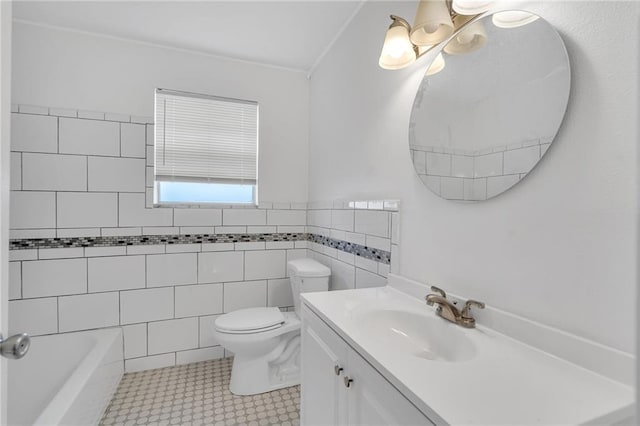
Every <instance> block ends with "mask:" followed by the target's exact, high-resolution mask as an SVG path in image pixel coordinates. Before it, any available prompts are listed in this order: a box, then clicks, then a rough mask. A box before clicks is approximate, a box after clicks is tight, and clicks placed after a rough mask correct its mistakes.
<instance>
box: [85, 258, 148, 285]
mask: <svg viewBox="0 0 640 426" xmlns="http://www.w3.org/2000/svg"><path fill="white" fill-rule="evenodd" d="M88 262H89V265H88V267H89V292H90V293H94V292H101V291H116V290H130V289H134V288H144V287H145V257H144V256H112V257H96V258H91V259H88Z"/></svg>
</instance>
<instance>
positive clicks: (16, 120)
mask: <svg viewBox="0 0 640 426" xmlns="http://www.w3.org/2000/svg"><path fill="white" fill-rule="evenodd" d="M11 150H12V151H27V152H58V118H57V117H47V116H41V115H30V114H11Z"/></svg>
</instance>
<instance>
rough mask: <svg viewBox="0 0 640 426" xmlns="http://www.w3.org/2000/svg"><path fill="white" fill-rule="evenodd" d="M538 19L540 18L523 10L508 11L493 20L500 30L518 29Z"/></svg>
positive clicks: (500, 13) (494, 16) (492, 18)
mask: <svg viewBox="0 0 640 426" xmlns="http://www.w3.org/2000/svg"><path fill="white" fill-rule="evenodd" d="M538 18H540V17H539V16H538V15H534V14H533V13H529V12H525V11H523V10H508V11H505V12H498V13H496V14H494V15H493V16H492V17H491V20H492V22H493V25H495V26H496V27H498V28H517V27H522V26H523V25H527V24H530V23H532V22H533V21H535V20H537V19H538Z"/></svg>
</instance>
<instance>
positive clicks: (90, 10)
mask: <svg viewBox="0 0 640 426" xmlns="http://www.w3.org/2000/svg"><path fill="white" fill-rule="evenodd" d="M361 1H362V0H295V1H281V0H280V1H273V0H258V1H256V0H253V1H244V0H231V1H175V0H174V1H25V0H22V1H15V2H14V6H13V14H14V19H17V20H18V21H20V20H22V21H29V22H32V23H39V24H43V25H48V26H55V27H63V28H69V29H73V30H80V31H87V32H91V33H98V34H106V35H110V36H115V37H121V38H126V39H131V40H137V41H143V42H148V43H154V44H160V45H165V46H170V47H174V48H181V49H188V50H193V51H198V52H202V53H207V54H213V55H220V56H226V57H231V58H236V59H242V60H247V61H251V62H257V63H261V64H267V65H274V66H279V67H285V68H290V69H295V70H301V71H310V70H311V69H312V68H313V66H314V64H315V63H316V62H317V61H318V60H319V58H320V57H321V56H322V55H323V53H324V52H325V50H326V49H327V47H328V46H329V45H331V43H332V42H333V40H334V39H335V38H336V36H337V35H338V33H339V32H340V31H341V30H342V28H343V27H344V26H345V25H346V24H347V23H348V22H349V20H350V19H351V17H352V16H353V15H354V13H356V11H357V10H358V8H359V6H360V4H361Z"/></svg>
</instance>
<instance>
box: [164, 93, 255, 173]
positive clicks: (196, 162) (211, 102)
mask: <svg viewBox="0 0 640 426" xmlns="http://www.w3.org/2000/svg"><path fill="white" fill-rule="evenodd" d="M257 153H258V104H257V103H256V102H252V101H243V100H237V99H227V98H218V97H212V96H204V95H197V94H190V93H183V92H176V91H170V90H165V89H157V90H156V106H155V174H156V180H158V181H181V182H217V183H237V184H245V185H249V184H253V185H255V184H256V174H257Z"/></svg>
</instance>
